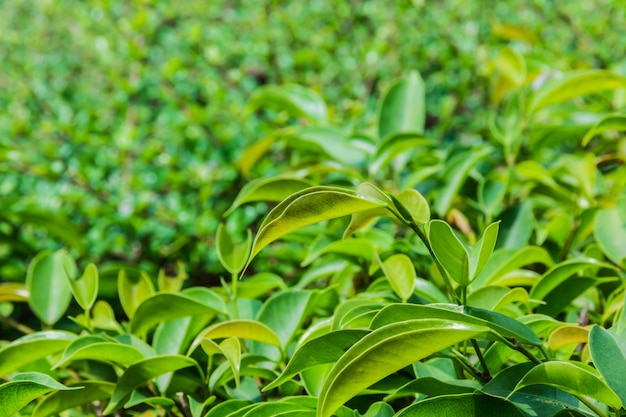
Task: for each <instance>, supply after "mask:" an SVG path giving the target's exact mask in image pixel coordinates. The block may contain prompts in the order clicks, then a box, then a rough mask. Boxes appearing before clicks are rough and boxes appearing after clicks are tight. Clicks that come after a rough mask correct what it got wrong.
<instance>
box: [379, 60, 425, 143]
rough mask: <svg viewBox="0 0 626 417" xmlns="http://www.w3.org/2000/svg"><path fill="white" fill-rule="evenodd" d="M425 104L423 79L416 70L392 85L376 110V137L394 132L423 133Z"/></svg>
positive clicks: (382, 136)
mask: <svg viewBox="0 0 626 417" xmlns="http://www.w3.org/2000/svg"><path fill="white" fill-rule="evenodd" d="M425 121H426V104H425V92H424V81H423V80H422V77H421V76H420V74H419V73H418V72H417V71H412V72H411V73H409V75H408V76H407V77H406V78H404V79H402V80H401V81H399V82H397V83H396V84H394V85H392V86H391V88H390V89H389V90H388V91H387V92H386V93H385V95H384V97H383V99H382V102H381V106H380V109H379V111H378V137H379V140H382V139H385V138H386V137H387V136H389V135H391V134H394V133H404V132H414V133H424V123H425Z"/></svg>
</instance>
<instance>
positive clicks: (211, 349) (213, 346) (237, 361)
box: [200, 337, 241, 387]
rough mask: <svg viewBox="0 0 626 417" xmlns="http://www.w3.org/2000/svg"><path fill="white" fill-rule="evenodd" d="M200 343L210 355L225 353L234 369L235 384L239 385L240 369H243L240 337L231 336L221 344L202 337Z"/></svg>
mask: <svg viewBox="0 0 626 417" xmlns="http://www.w3.org/2000/svg"><path fill="white" fill-rule="evenodd" d="M200 345H201V346H202V349H203V350H204V352H205V353H206V354H207V355H209V356H211V355H215V354H221V355H224V357H225V358H226V360H227V361H228V363H229V364H230V367H231V369H232V371H233V377H234V378H235V384H236V386H237V387H239V371H240V369H241V342H239V339H237V338H236V337H230V338H228V339H225V340H224V341H222V342H221V343H219V344H217V343H215V342H214V341H212V340H211V339H202V342H201V343H200Z"/></svg>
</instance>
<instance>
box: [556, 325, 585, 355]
mask: <svg viewBox="0 0 626 417" xmlns="http://www.w3.org/2000/svg"><path fill="white" fill-rule="evenodd" d="M588 339H589V329H588V328H585V327H580V326H574V325H570V326H562V327H559V328H557V329H555V330H554V331H553V332H552V333H551V334H550V337H549V338H548V345H549V346H550V349H552V350H559V349H561V348H563V347H565V346H569V345H572V344H579V343H587V341H588Z"/></svg>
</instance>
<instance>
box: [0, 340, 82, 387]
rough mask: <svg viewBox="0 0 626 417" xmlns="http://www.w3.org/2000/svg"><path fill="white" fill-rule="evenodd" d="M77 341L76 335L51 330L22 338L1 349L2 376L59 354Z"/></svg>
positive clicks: (0, 369)
mask: <svg viewBox="0 0 626 417" xmlns="http://www.w3.org/2000/svg"><path fill="white" fill-rule="evenodd" d="M74 340H76V335H75V334H74V333H70V332H65V331H59V330H49V331H43V332H37V333H33V334H29V335H26V336H22V337H20V338H19V339H16V340H14V341H13V342H11V343H9V344H8V345H6V346H5V347H3V348H2V349H0V376H4V375H7V374H9V373H11V372H13V371H16V370H18V369H19V368H21V367H22V366H24V365H27V364H29V363H32V362H35V361H36V360H39V359H41V358H45V357H46V356H49V355H52V354H55V353H58V352H60V351H62V350H63V349H65V348H66V347H67V346H68V345H69V344H70V343H71V342H73V341H74Z"/></svg>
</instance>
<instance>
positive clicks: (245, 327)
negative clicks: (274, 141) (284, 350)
mask: <svg viewBox="0 0 626 417" xmlns="http://www.w3.org/2000/svg"><path fill="white" fill-rule="evenodd" d="M229 337H237V338H240V339H248V340H256V341H258V342H263V343H269V344H270V345H274V346H280V345H281V341H280V339H279V338H278V336H277V335H276V333H274V331H273V330H272V329H270V328H269V327H268V326H266V325H265V324H263V323H261V322H258V321H254V320H241V319H238V320H229V321H223V322H221V323H216V324H214V325H211V326H209V327H207V328H206V329H204V330H203V331H202V332H200V333H199V334H198V336H196V339H195V340H194V342H193V343H192V344H191V347H190V348H189V352H188V354H191V352H193V351H194V350H195V349H196V347H198V345H199V344H200V343H201V342H202V340H204V339H225V338H229Z"/></svg>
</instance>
